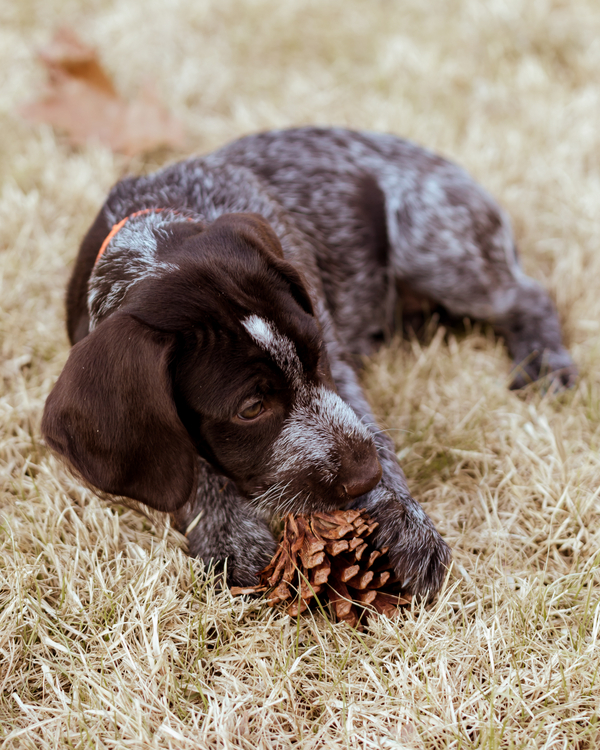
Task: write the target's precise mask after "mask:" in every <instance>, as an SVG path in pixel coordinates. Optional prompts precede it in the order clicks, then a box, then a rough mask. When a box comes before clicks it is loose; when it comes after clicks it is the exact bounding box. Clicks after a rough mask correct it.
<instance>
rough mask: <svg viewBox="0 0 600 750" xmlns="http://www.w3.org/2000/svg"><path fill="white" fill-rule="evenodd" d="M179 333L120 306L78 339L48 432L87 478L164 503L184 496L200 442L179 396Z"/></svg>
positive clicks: (50, 409) (53, 401) (56, 392)
mask: <svg viewBox="0 0 600 750" xmlns="http://www.w3.org/2000/svg"><path fill="white" fill-rule="evenodd" d="M173 346H174V339H173V337H172V336H169V335H168V334H163V333H160V332H157V331H154V330H151V329H150V328H148V327H147V326H146V325H144V324H143V323H141V322H140V321H138V320H137V319H136V318H134V317H132V316H131V315H128V314H126V313H123V312H117V313H115V314H114V315H112V316H111V317H109V318H108V319H107V320H105V321H104V322H103V323H101V324H100V325H99V326H98V328H97V329H96V330H95V331H93V332H92V333H90V334H89V335H88V336H86V337H85V338H84V339H83V340H82V341H80V342H79V343H78V344H76V345H75V346H74V347H73V348H72V349H71V353H70V355H69V359H68V360H67V363H66V365H65V367H64V369H63V371H62V373H61V375H60V377H59V378H58V381H57V382H56V385H55V386H54V388H53V390H52V392H51V393H50V395H49V396H48V399H47V401H46V406H45V409H44V417H43V419H42V432H43V435H44V437H45V439H46V441H47V442H48V444H49V445H50V447H51V448H52V449H53V450H55V451H56V452H57V453H59V454H60V455H61V456H63V457H64V458H65V459H67V461H68V462H69V463H70V464H72V466H73V467H74V468H75V470H76V471H78V472H79V473H80V474H81V475H82V476H83V477H84V479H86V480H87V481H88V482H90V483H91V484H92V485H94V486H95V487H98V488H99V489H101V490H104V491H105V492H110V493H111V494H114V495H125V496H126V497H130V498H133V499H134V500H140V501H141V502H143V503H146V504H147V505H149V506H151V507H152V508H156V509H157V510H161V511H174V510H176V509H177V508H179V507H181V506H182V505H184V504H185V502H186V501H187V500H188V498H189V497H190V494H191V493H192V491H193V489H194V486H195V471H196V469H195V465H196V463H195V455H196V454H195V450H194V447H193V444H192V441H191V439H190V436H189V435H188V433H187V431H186V429H185V428H184V426H183V424H182V423H181V421H180V419H179V416H178V414H177V409H176V407H175V403H174V400H173V393H172V383H171V378H170V374H169V359H170V356H171V354H172V349H173Z"/></svg>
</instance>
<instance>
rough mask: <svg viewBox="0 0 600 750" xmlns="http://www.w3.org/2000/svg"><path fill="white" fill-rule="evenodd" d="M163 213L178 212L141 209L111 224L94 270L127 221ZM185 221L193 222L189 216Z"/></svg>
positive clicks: (163, 209) (165, 209) (173, 210)
mask: <svg viewBox="0 0 600 750" xmlns="http://www.w3.org/2000/svg"><path fill="white" fill-rule="evenodd" d="M163 211H171V212H172V213H174V214H178V213H179V212H178V211H176V210H175V209H174V208H143V209H142V210H141V211H136V212H135V213H133V214H129V216H126V217H125V218H124V219H121V221H119V222H118V223H117V224H113V225H112V228H111V230H110V232H109V233H108V234H107V235H106V238H105V240H104V242H103V243H102V245H101V247H100V250H99V251H98V255H97V256H96V260H95V261H94V268H95V267H96V265H97V264H98V261H99V260H100V258H101V257H102V256H103V255H104V252H105V251H106V248H107V247H108V245H109V243H110V241H111V240H112V238H113V237H114V236H115V234H117V232H118V231H119V230H120V229H122V228H123V227H124V226H125V224H127V222H128V221H129V219H133V218H135V217H136V216H141V215H142V214H151V213H157V214H160V213H162V212H163ZM186 220H187V221H193V219H191V218H190V217H189V216H186Z"/></svg>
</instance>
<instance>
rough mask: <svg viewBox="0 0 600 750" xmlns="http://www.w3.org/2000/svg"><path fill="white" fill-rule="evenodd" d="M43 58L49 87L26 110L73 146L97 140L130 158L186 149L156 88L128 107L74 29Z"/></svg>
mask: <svg viewBox="0 0 600 750" xmlns="http://www.w3.org/2000/svg"><path fill="white" fill-rule="evenodd" d="M39 57H40V60H41V61H42V62H43V63H44V65H45V67H46V70H47V72H48V85H47V87H46V90H45V91H44V92H43V94H42V96H41V97H40V99H39V100H38V101H35V102H31V103H29V104H26V105H24V106H23V107H22V108H21V114H22V115H23V116H24V117H26V118H27V119H29V120H32V121H34V122H45V123H49V124H51V125H53V126H54V127H57V128H60V129H62V130H64V131H65V132H66V133H67V136H68V138H69V141H70V142H71V143H72V144H73V145H82V144H84V143H87V142H88V141H90V140H97V141H100V142H101V143H103V144H105V145H107V146H109V147H110V148H111V149H112V150H113V151H118V152H120V153H123V154H126V155H127V156H134V155H136V154H140V153H143V152H145V151H151V150H152V149H154V148H157V147H159V146H170V147H179V146H181V145H182V144H183V140H184V133H183V127H182V126H181V124H180V123H179V122H178V121H177V120H176V119H175V118H174V117H172V116H171V115H170V114H169V113H168V112H167V110H166V109H165V108H164V107H163V106H162V105H161V103H160V101H159V99H158V96H157V95H156V92H155V91H154V89H153V88H152V86H150V85H146V86H145V87H144V88H143V89H142V90H141V92H140V94H139V95H138V97H137V98H136V99H135V100H134V101H133V102H126V101H125V100H124V99H122V98H121V97H120V96H119V95H118V94H117V92H116V90H115V88H114V86H113V83H112V81H111V79H110V77H109V76H108V75H107V73H106V72H105V70H104V69H103V67H102V65H101V63H100V60H99V58H98V55H97V53H96V51H95V50H94V49H93V48H91V47H88V46H87V45H85V44H84V43H83V42H82V41H81V40H80V39H79V38H78V37H77V35H76V34H75V32H73V31H72V30H70V29H66V28H63V29H59V30H58V31H57V32H56V34H55V36H54V38H53V39H52V41H51V42H50V44H49V45H48V46H47V47H45V48H44V49H42V50H41V51H40V53H39Z"/></svg>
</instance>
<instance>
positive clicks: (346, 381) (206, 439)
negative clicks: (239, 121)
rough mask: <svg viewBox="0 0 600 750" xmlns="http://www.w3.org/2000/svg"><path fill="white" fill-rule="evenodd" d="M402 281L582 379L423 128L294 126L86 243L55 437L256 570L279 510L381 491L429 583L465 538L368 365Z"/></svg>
mask: <svg viewBox="0 0 600 750" xmlns="http://www.w3.org/2000/svg"><path fill="white" fill-rule="evenodd" d="M403 299H404V300H405V303H406V304H408V303H409V301H410V302H412V303H414V301H415V300H417V301H419V300H423V301H425V300H426V301H427V302H428V303H429V304H431V305H436V306H440V307H441V308H443V309H445V310H446V311H448V313H449V314H451V315H453V316H458V317H463V316H469V317H471V318H473V319H476V320H482V321H488V322H489V323H491V324H492V325H493V327H494V328H495V330H496V331H498V333H500V334H501V335H502V336H503V337H504V339H505V340H506V343H507V346H508V349H509V352H510V354H511V356H512V358H513V360H514V362H515V364H516V365H517V367H516V370H515V375H514V383H513V386H514V387H520V386H523V385H525V384H526V383H528V382H531V381H533V380H536V379H537V378H539V377H540V376H542V375H545V376H547V377H549V378H551V379H553V380H554V381H555V382H556V383H558V384H559V385H570V384H571V383H572V381H573V380H574V378H575V369H574V366H573V363H572V361H571V358H570V357H569V354H568V353H567V351H566V350H565V349H564V348H563V346H562V344H561V335H560V328H559V322H558V318H557V314H556V311H555V309H554V306H553V304H552V302H551V301H550V299H549V297H548V295H547V294H546V292H545V291H544V290H543V289H542V288H541V287H540V286H539V285H538V284H537V283H536V282H535V281H533V280H532V279H530V278H528V277H527V276H526V275H525V274H524V273H523V271H522V269H521V267H520V265H519V261H518V258H517V252H516V249H515V244H514V240H513V235H512V232H511V227H510V222H509V219H508V218H507V216H506V214H505V213H504V211H503V210H502V209H501V208H500V207H499V206H498V205H497V204H496V203H495V201H494V200H493V199H492V198H491V197H490V196H489V195H488V194H487V193H486V192H485V191H484V190H483V189H482V188H481V187H479V186H478V185H477V184H476V183H475V182H474V181H473V180H472V179H471V178H470V177H469V175H468V174H466V172H464V171H463V170H462V169H461V168H459V167H457V166H455V165H454V164H451V163H450V162H448V161H446V160H445V159H442V158H440V157H439V156H436V155H434V154H433V153H430V152H429V151H426V150H424V149H422V148H420V147H418V146H416V145H414V144H413V143H410V142H408V141H405V140H401V139H399V138H396V137H394V136H390V135H380V134H375V133H368V132H353V131H350V130H344V129H339V128H333V129H321V128H300V129H293V130H282V131H274V132H268V133H262V134H259V135H253V136H249V137H246V138H242V139H241V140H239V141H236V142H234V143H232V144H230V145H228V146H225V147H224V148H222V149H220V150H219V151H216V152H215V153H213V154H210V155H209V156H205V157H203V158H193V159H189V160H187V161H184V162H181V163H179V164H174V165H172V166H169V167H167V168H165V169H162V170H160V171H159V172H157V173H156V174H153V175H150V176H147V177H132V178H127V179H124V180H122V181H121V182H119V183H118V184H117V185H115V187H114V188H113V189H112V190H111V192H110V194H109V196H108V198H107V200H106V203H105V204H104V206H103V207H102V209H101V211H100V213H99V214H98V216H97V218H96V220H95V221H94V223H93V225H92V227H91V229H90V230H89V232H88V233H87V235H86V237H85V238H84V240H83V242H82V244H81V248H80V251H79V255H78V257H77V260H76V263H75V268H74V270H73V275H72V278H71V280H70V283H69V287H68V293H67V326H68V332H69V337H70V340H71V343H72V344H74V346H73V348H72V350H71V353H70V355H69V358H68V360H67V363H66V365H65V367H64V370H63V372H62V374H61V375H60V377H59V379H58V381H57V383H56V385H55V387H54V389H53V390H52V392H51V393H50V395H49V397H48V400H47V402H46V407H45V412H44V417H43V422H42V430H43V434H44V436H45V439H46V441H47V443H48V444H49V445H50V447H51V448H52V449H54V450H55V451H57V452H58V453H59V454H60V455H61V456H62V457H63V458H64V459H66V460H67V461H68V462H69V463H70V465H71V466H72V467H73V468H74V470H75V471H76V472H78V473H79V474H80V475H81V476H82V477H83V478H84V479H85V480H86V481H87V482H89V483H91V484H92V485H93V486H94V487H97V488H99V489H100V490H103V491H105V492H108V493H113V494H115V495H121V496H126V497H129V498H133V499H135V500H138V501H141V502H142V503H145V504H147V505H149V506H151V507H152V508H155V509H158V510H160V511H166V512H169V513H171V514H173V518H174V520H175V523H176V525H177V526H178V528H179V529H180V530H182V531H183V532H185V531H186V530H188V540H189V545H190V553H191V554H192V555H195V556H199V557H201V558H202V559H203V560H205V561H207V562H208V561H210V560H212V561H213V562H215V561H221V560H224V559H225V558H228V564H227V571H228V577H229V582H230V583H236V584H238V585H251V584H254V583H256V574H257V573H258V571H260V570H261V569H262V568H263V567H264V566H265V565H266V563H267V562H268V561H269V559H270V558H271V556H272V554H273V552H274V550H275V542H274V540H273V537H272V535H271V532H270V530H269V521H270V519H271V517H272V516H273V515H274V514H284V513H287V512H295V513H300V512H302V513H307V512H313V511H317V510H332V509H336V508H349V507H363V508H366V509H367V511H368V512H369V513H370V514H371V516H373V517H374V519H375V520H376V521H378V522H379V528H378V535H379V537H378V540H377V543H378V544H379V545H380V546H388V547H389V549H390V557H391V560H392V563H393V565H394V568H395V571H396V573H397V575H398V576H399V577H400V579H401V580H402V581H403V586H404V588H405V590H407V591H410V592H412V593H413V594H417V595H427V594H429V595H432V594H433V593H435V592H436V591H437V590H438V589H439V587H440V586H441V584H442V581H443V579H444V575H445V573H446V568H447V565H448V562H449V560H450V551H449V549H448V546H447V545H446V543H445V542H444V540H443V539H442V537H441V536H440V535H439V533H438V532H437V531H436V529H435V527H434V526H433V523H432V522H431V520H430V519H429V517H428V516H427V515H426V514H425V513H424V511H423V510H422V508H421V506H420V505H419V504H418V503H417V501H416V500H414V499H413V497H412V496H411V494H410V491H409V489H408V487H407V484H406V480H405V478H404V474H403V473H402V470H401V468H400V466H399V465H398V463H397V461H396V456H395V451H394V446H393V443H392V441H391V440H390V438H389V437H388V436H387V435H386V434H385V433H384V432H381V431H380V430H379V428H378V427H377V425H376V423H375V419H374V417H373V415H372V414H371V411H370V409H369V406H368V404H367V401H366V399H365V396H364V395H363V393H362V391H361V388H360V386H359V384H358V380H357V375H356V369H355V368H356V366H357V363H359V362H360V359H361V357H362V355H365V354H369V353H371V352H372V351H373V350H374V349H375V348H376V347H377V345H378V344H379V343H380V342H381V341H382V340H384V339H385V338H386V337H387V336H388V335H389V334H390V332H391V331H392V330H393V324H394V321H395V319H396V317H397V316H396V308H397V305H398V303H400V304H402V302H403Z"/></svg>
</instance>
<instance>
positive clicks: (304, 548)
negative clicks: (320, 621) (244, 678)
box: [231, 510, 411, 627]
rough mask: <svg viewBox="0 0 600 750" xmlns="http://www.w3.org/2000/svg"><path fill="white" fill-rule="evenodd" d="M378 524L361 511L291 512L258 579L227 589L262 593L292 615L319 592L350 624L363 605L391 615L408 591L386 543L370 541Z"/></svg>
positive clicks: (354, 623)
mask: <svg viewBox="0 0 600 750" xmlns="http://www.w3.org/2000/svg"><path fill="white" fill-rule="evenodd" d="M377 526H378V524H377V523H376V522H375V521H373V520H372V519H371V518H370V517H369V516H368V515H367V513H366V512H365V511H364V510H347V511H341V510H339V511H334V512H332V513H313V514H312V515H309V516H303V515H298V516H293V515H291V514H290V515H289V516H287V518H286V521H285V529H284V532H283V537H282V539H281V542H280V544H279V547H278V548H277V551H276V553H275V555H274V556H273V559H272V560H271V562H270V563H269V564H268V565H267V567H266V568H265V569H264V570H263V571H262V573H261V574H260V584H259V585H258V586H249V587H244V588H240V587H236V586H234V587H232V588H231V593H232V594H233V595H234V596H236V595H241V594H262V593H265V592H267V593H266V596H267V601H268V602H269V604H270V605H271V606H274V605H276V604H279V603H280V602H287V603H288V609H287V611H288V614H290V615H292V616H296V615H298V614H299V613H301V612H304V611H305V610H307V609H308V608H309V606H310V605H311V604H313V603H314V600H315V597H316V596H317V595H319V597H320V601H321V602H323V603H324V602H325V601H327V600H329V603H330V604H331V606H332V609H333V613H334V615H335V617H337V619H338V620H344V621H345V622H347V623H349V624H350V625H352V626H353V627H356V626H357V625H358V626H360V624H361V622H360V621H361V615H362V613H363V612H364V611H365V610H367V611H369V610H370V611H376V612H378V613H379V614H385V615H387V616H388V617H394V616H395V615H396V614H398V612H399V609H400V607H402V606H405V605H407V604H409V603H410V601H411V596H410V594H405V593H403V591H402V588H401V586H400V585H399V583H398V581H397V580H396V578H395V576H394V573H393V570H392V566H391V562H390V560H389V557H388V555H387V548H385V547H384V548H383V549H377V548H376V547H375V546H374V545H373V538H372V535H373V532H374V531H375V529H376V528H377Z"/></svg>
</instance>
